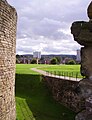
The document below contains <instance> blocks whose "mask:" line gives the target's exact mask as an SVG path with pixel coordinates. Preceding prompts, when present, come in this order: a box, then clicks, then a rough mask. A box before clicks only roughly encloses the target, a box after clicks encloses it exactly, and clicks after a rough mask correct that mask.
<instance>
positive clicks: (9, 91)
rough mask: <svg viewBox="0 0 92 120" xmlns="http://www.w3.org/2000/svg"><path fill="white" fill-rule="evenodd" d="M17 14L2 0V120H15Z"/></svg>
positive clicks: (0, 78)
mask: <svg viewBox="0 0 92 120" xmlns="http://www.w3.org/2000/svg"><path fill="white" fill-rule="evenodd" d="M16 23H17V13H16V10H15V8H13V7H12V6H10V5H9V4H8V3H7V1H6V0H0V120H15V119H16V114H15V111H16V108H15V60H16V59H15V51H16V47H15V46H16Z"/></svg>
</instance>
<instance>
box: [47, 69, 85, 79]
mask: <svg viewBox="0 0 92 120" xmlns="http://www.w3.org/2000/svg"><path fill="white" fill-rule="evenodd" d="M46 75H47V76H53V75H54V76H59V77H61V76H62V77H63V78H64V79H66V78H67V79H69V80H71V78H75V79H76V81H77V80H78V79H79V78H84V77H85V76H81V74H80V73H79V72H65V71H46Z"/></svg>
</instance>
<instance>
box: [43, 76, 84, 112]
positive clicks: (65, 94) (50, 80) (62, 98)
mask: <svg viewBox="0 0 92 120" xmlns="http://www.w3.org/2000/svg"><path fill="white" fill-rule="evenodd" d="M43 81H44V82H45V84H46V85H47V86H48V88H49V89H50V91H51V92H52V95H53V97H54V99H55V100H56V101H58V102H59V103H61V104H63V105H64V106H66V107H68V108H69V109H71V110H73V111H75V112H79V111H81V110H82V109H84V108H85V103H84V99H83V98H82V97H81V96H79V93H80V89H79V87H78V84H79V82H78V81H71V80H64V79H59V78H54V77H49V76H43Z"/></svg>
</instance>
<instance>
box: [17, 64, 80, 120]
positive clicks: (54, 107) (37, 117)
mask: <svg viewBox="0 0 92 120" xmlns="http://www.w3.org/2000/svg"><path fill="white" fill-rule="evenodd" d="M47 66H48V67H47ZM47 66H46V65H31V64H17V65H16V110H17V120H74V117H75V115H76V114H75V113H74V112H73V111H71V110H69V109H68V108H66V107H64V106H63V105H61V104H59V103H57V102H56V101H55V100H54V99H53V98H52V94H51V93H50V91H49V89H48V88H47V87H46V86H45V85H44V83H43V81H42V79H41V76H40V74H38V73H36V72H34V71H32V70H31V68H34V67H43V68H41V69H44V70H47V69H49V70H50V69H52V68H53V69H55V70H56V68H57V69H61V68H62V66H65V67H69V66H66V65H60V66H59V65H57V66H50V65H47ZM45 67H46V68H45ZM58 67H61V68H58ZM71 67H72V68H71V70H74V69H76V71H77V72H79V65H74V66H71Z"/></svg>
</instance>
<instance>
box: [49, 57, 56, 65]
mask: <svg viewBox="0 0 92 120" xmlns="http://www.w3.org/2000/svg"><path fill="white" fill-rule="evenodd" d="M50 64H54V65H55V64H57V59H56V58H55V57H54V58H52V59H51V60H50Z"/></svg>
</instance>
